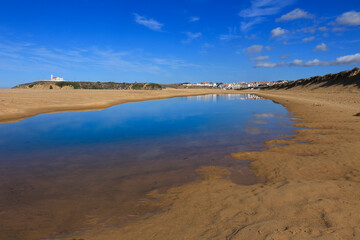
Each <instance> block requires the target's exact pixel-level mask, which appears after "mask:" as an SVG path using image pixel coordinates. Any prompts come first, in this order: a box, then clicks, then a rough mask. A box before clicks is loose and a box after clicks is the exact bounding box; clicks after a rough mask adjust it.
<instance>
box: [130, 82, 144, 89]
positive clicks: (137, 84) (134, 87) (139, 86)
mask: <svg viewBox="0 0 360 240" xmlns="http://www.w3.org/2000/svg"><path fill="white" fill-rule="evenodd" d="M143 87H144V83H134V84H133V85H132V87H131V89H133V90H139V89H142V88H143Z"/></svg>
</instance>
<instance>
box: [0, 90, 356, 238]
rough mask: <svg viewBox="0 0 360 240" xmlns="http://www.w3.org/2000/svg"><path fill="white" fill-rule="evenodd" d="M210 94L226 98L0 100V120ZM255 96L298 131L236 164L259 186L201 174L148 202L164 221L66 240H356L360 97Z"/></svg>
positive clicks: (321, 93)
mask: <svg viewBox="0 0 360 240" xmlns="http://www.w3.org/2000/svg"><path fill="white" fill-rule="evenodd" d="M207 93H230V91H229V92H228V91H227V92H224V91H220V90H175V89H174V90H172V89H169V90H163V91H144V92H142V91H128V92H127V91H124V92H123V93H121V94H120V93H119V91H102V90H101V91H99V90H94V91H85V90H81V91H75V90H69V91H57V92H55V91H54V92H50V91H45V90H1V91H0V96H1V105H2V107H1V111H2V112H1V115H0V119H1V120H2V121H11V120H16V119H21V118H25V117H29V116H32V115H36V114H40V113H45V112H58V111H72V110H74V111H76V110H90V109H97V108H104V107H108V106H110V105H114V104H119V103H123V102H126V101H141V100H148V99H160V98H167V97H175V96H185V95H197V94H207ZM236 93H250V91H242V92H238V91H237V92H236ZM251 93H256V94H258V95H260V96H262V97H265V98H269V99H271V100H273V101H275V102H276V103H279V104H282V105H284V106H285V107H286V108H287V109H288V110H289V111H290V112H291V113H292V114H294V119H295V120H296V121H297V122H298V124H296V126H298V127H301V128H302V129H300V130H296V132H297V134H296V135H293V136H292V137H290V138H289V139H288V140H272V141H268V142H266V143H265V145H266V146H267V149H266V150H264V151H261V152H241V153H233V154H232V156H233V157H235V158H238V159H244V160H251V164H250V166H251V167H252V169H253V171H254V173H255V174H256V176H257V177H258V178H260V179H261V180H263V181H264V182H265V183H264V184H256V185H250V186H240V185H236V184H234V183H232V182H231V181H230V180H229V178H228V175H229V172H228V170H226V169H222V168H219V167H203V168H200V169H198V171H199V174H201V175H202V176H203V180H201V181H198V182H193V183H190V184H186V185H183V186H180V187H176V188H172V189H170V190H168V191H167V192H166V193H158V192H156V191H154V192H151V193H150V194H149V196H151V198H152V199H154V201H156V202H157V204H159V203H160V205H161V206H162V207H161V211H160V212H157V213H156V214H153V215H150V216H143V217H140V218H139V219H137V220H136V221H131V222H129V223H127V224H126V225H125V226H122V227H118V226H112V225H111V224H107V223H106V222H103V223H99V224H97V225H96V226H95V227H93V228H91V229H86V230H83V231H81V232H77V233H75V234H74V235H73V236H71V237H69V238H65V239H66V240H68V239H69V240H70V239H86V240H90V239H99V240H100V239H101V240H106V239H108V240H115V239H357V238H359V237H360V227H359V226H360V191H359V189H360V183H359V181H360V161H359V160H360V157H359V156H360V135H359V134H358V133H359V131H360V117H359V116H355V115H356V114H357V113H359V112H360V109H359V106H360V95H359V93H360V91H359V89H358V88H356V87H352V86H347V87H344V86H333V87H328V88H316V86H312V87H311V88H310V87H296V88H293V89H291V90H265V91H251ZM61 239H64V238H61Z"/></svg>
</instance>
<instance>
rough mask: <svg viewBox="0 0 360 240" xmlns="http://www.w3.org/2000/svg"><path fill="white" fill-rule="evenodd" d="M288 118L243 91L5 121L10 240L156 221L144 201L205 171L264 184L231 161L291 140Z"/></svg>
mask: <svg viewBox="0 0 360 240" xmlns="http://www.w3.org/2000/svg"><path fill="white" fill-rule="evenodd" d="M287 116H288V113H287V111H286V109H285V108H284V107H282V106H281V105H279V104H274V103H273V102H272V101H270V100H264V99H261V98H259V97H256V96H254V95H240V94H233V95H206V96H195V97H181V98H172V99H166V100H155V101H146V102H138V103H127V104H121V105H118V106H114V107H111V108H108V109H105V110H102V111H89V112H70V113H56V114H44V115H39V116H36V117H32V118H28V119H25V120H22V121H20V122H16V123H4V124H0V180H1V183H0V196H1V197H0V215H2V217H1V218H0V239H7V238H8V239H38V238H40V237H47V236H51V235H56V234H67V233H70V232H73V231H76V230H78V229H81V228H82V227H89V226H92V225H94V224H96V223H98V222H103V221H107V222H109V221H110V222H111V223H112V224H120V223H122V222H124V221H127V220H129V218H131V217H129V216H139V215H143V214H148V213H150V212H153V211H156V210H158V209H159V206H158V205H157V204H156V203H153V202H149V203H146V204H144V203H143V202H140V203H139V199H143V198H144V197H146V196H147V195H146V194H147V193H149V192H151V191H153V190H156V191H159V192H163V191H166V189H168V188H169V187H174V186H179V185H182V184H185V183H188V182H191V181H195V180H199V179H200V176H199V174H198V172H197V171H196V169H198V168H199V167H200V166H207V165H215V166H222V167H226V168H228V169H230V170H239V169H240V170H242V171H241V172H242V174H240V173H239V172H238V171H234V172H233V174H232V175H231V179H230V180H232V181H234V182H236V183H238V184H253V183H256V182H257V181H258V180H257V179H256V178H255V177H254V176H253V175H252V174H251V172H250V171H249V170H248V167H247V165H248V162H247V161H241V160H236V159H232V158H231V157H230V156H229V154H230V153H233V152H239V151H253V150H260V149H262V148H263V145H262V144H263V142H264V141H266V140H269V139H274V138H277V137H276V135H278V134H291V130H293V129H294V127H291V126H289V124H290V123H292V122H291V121H290V119H289V118H287ZM39 226H41V229H40V228H39ZM29 229H30V230H29Z"/></svg>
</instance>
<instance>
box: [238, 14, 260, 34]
mask: <svg viewBox="0 0 360 240" xmlns="http://www.w3.org/2000/svg"><path fill="white" fill-rule="evenodd" d="M262 21H264V18H262V17H256V18H254V19H251V20H250V21H243V22H241V26H240V28H241V30H242V31H244V32H246V31H248V30H250V29H251V28H252V27H253V26H254V25H256V24H259V23H261V22H262Z"/></svg>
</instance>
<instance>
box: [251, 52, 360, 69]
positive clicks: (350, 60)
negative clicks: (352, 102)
mask: <svg viewBox="0 0 360 240" xmlns="http://www.w3.org/2000/svg"><path fill="white" fill-rule="evenodd" d="M358 64H360V53H356V54H353V55H346V56H342V57H338V58H336V60H334V61H321V60H319V59H314V60H311V61H307V62H304V61H303V60H300V59H295V60H294V61H292V62H290V63H284V62H279V63H271V62H266V63H263V62H261V63H257V64H256V65H255V67H264V68H271V67H281V66H285V65H287V66H299V67H311V66H341V65H358Z"/></svg>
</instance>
